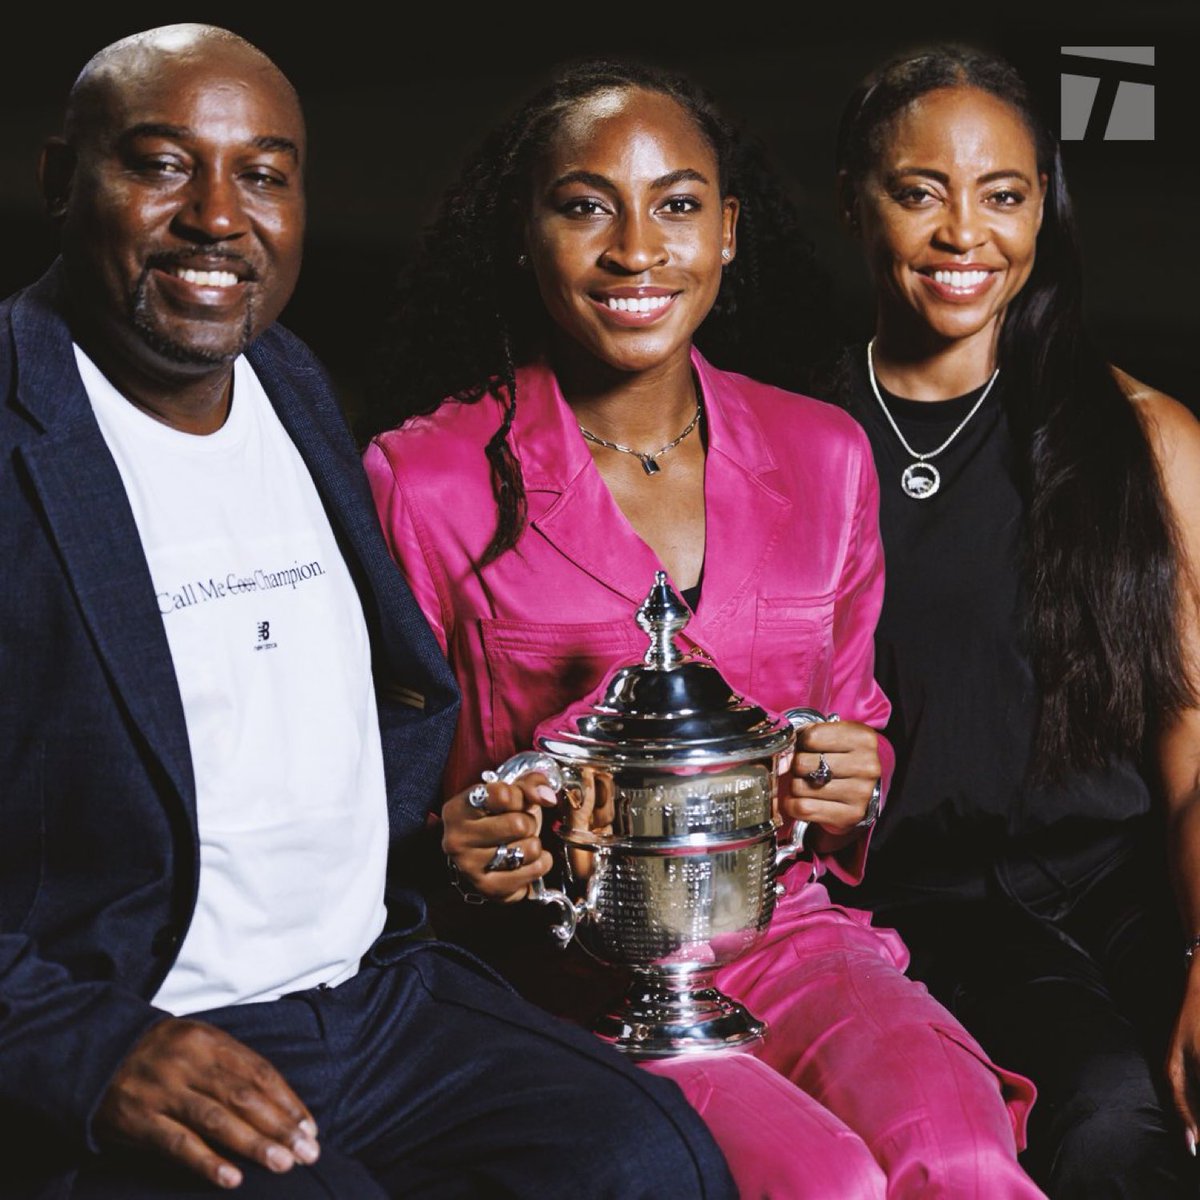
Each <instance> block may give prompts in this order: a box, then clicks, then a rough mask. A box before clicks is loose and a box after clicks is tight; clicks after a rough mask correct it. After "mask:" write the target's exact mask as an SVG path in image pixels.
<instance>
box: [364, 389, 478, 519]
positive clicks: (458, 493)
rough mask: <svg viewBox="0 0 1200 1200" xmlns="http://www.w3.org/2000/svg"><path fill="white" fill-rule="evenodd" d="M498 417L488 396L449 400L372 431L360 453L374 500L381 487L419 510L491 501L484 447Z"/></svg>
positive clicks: (460, 507) (451, 508)
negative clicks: (417, 414)
mask: <svg viewBox="0 0 1200 1200" xmlns="http://www.w3.org/2000/svg"><path fill="white" fill-rule="evenodd" d="M500 421H501V412H500V406H499V404H498V403H497V402H496V401H495V400H494V399H493V398H492V397H491V396H484V397H483V399H481V400H479V401H476V402H474V403H464V402H463V401H460V400H454V399H447V400H445V401H443V402H442V404H441V405H440V406H439V407H438V408H437V409H435V410H434V411H433V412H432V413H428V414H425V415H422V416H416V417H409V419H408V420H407V421H405V422H404V424H403V425H400V426H398V427H397V428H395V429H389V430H386V431H385V432H383V433H379V434H376V435H375V436H374V437H373V438H372V439H371V442H370V445H368V447H367V451H366V455H365V458H364V462H365V465H366V468H367V475H368V476H369V477H370V479H371V484H372V487H374V488H375V489H376V493H377V495H376V502H377V503H378V502H379V493H380V491H381V490H384V491H392V492H398V493H401V494H403V495H404V496H405V497H406V500H407V503H408V504H409V505H410V506H412V507H415V508H417V509H429V510H431V511H441V512H443V513H449V512H454V511H456V510H464V511H465V510H466V509H470V508H472V507H476V506H480V505H484V504H488V505H490V504H491V503H492V502H493V501H492V499H491V497H492V490H491V488H492V484H491V479H492V475H491V464H490V463H489V461H488V458H487V455H486V453H485V447H486V446H487V443H488V441H489V439H490V438H491V437H492V435H493V434H494V433H495V432H496V430H497V429H498V428H499V427H500Z"/></svg>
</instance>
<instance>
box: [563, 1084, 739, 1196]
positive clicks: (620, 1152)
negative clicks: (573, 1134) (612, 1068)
mask: <svg viewBox="0 0 1200 1200" xmlns="http://www.w3.org/2000/svg"><path fill="white" fill-rule="evenodd" d="M622 1091H623V1094H622V1095H621V1096H619V1097H617V1096H613V1095H609V1096H608V1097H607V1098H606V1101H605V1105H604V1107H603V1110H602V1111H601V1112H599V1113H598V1114H597V1121H598V1124H599V1125H600V1127H602V1128H604V1129H605V1131H606V1133H605V1136H604V1137H603V1138H601V1139H599V1141H598V1150H599V1159H600V1160H601V1161H599V1162H597V1163H596V1164H595V1165H594V1166H593V1168H592V1171H588V1170H584V1171H581V1172H579V1177H580V1178H589V1177H590V1178H591V1179H592V1180H593V1181H598V1180H599V1179H604V1180H605V1184H604V1186H602V1187H600V1188H599V1189H598V1190H597V1192H596V1194H597V1195H604V1196H612V1197H614V1198H615V1197H620V1198H621V1200H634V1198H637V1200H641V1198H644V1200H661V1198H662V1197H663V1196H688V1197H696V1200H736V1197H737V1195H738V1192H737V1188H736V1187H735V1185H734V1183H733V1179H732V1178H731V1176H730V1173H729V1168H728V1166H727V1165H726V1162H725V1157H724V1155H723V1154H722V1152H721V1150H720V1149H719V1148H718V1146H717V1143H716V1141H715V1139H714V1138H713V1136H712V1134H711V1133H710V1132H709V1130H708V1128H707V1126H706V1125H705V1123H704V1121H703V1120H702V1119H701V1118H700V1116H699V1114H698V1113H697V1112H696V1111H695V1110H694V1109H693V1108H692V1107H691V1105H690V1104H688V1103H687V1101H686V1100H685V1099H684V1096H683V1094H682V1092H681V1091H680V1090H679V1088H678V1087H677V1086H676V1085H675V1084H674V1083H673V1082H672V1081H670V1080H668V1079H661V1078H656V1077H654V1076H652V1075H650V1074H649V1073H648V1072H643V1071H638V1072H637V1073H636V1080H635V1081H633V1086H632V1087H628V1088H625V1089H622ZM576 1153H577V1150H573V1151H572V1157H573V1159H574V1157H575V1154H576ZM575 1166H576V1167H577V1166H578V1163H575ZM589 1194H591V1193H589Z"/></svg>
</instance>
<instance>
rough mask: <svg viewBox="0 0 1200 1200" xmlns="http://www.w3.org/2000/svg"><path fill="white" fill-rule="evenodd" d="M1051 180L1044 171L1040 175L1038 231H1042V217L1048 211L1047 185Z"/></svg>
mask: <svg viewBox="0 0 1200 1200" xmlns="http://www.w3.org/2000/svg"><path fill="white" fill-rule="evenodd" d="M1049 182H1050V176H1049V175H1047V174H1046V173H1045V172H1044V171H1043V172H1042V173H1041V174H1040V175H1039V176H1038V209H1037V232H1038V233H1041V231H1042V217H1043V216H1044V215H1045V212H1046V187H1047V185H1048V184H1049Z"/></svg>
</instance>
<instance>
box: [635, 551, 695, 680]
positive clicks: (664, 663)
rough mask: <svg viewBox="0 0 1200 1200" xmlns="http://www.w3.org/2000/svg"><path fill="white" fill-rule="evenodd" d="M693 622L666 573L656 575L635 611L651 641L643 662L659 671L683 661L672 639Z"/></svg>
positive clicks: (690, 612) (689, 610) (638, 620)
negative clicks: (652, 584) (644, 597)
mask: <svg viewBox="0 0 1200 1200" xmlns="http://www.w3.org/2000/svg"><path fill="white" fill-rule="evenodd" d="M691 619H692V610H691V609H690V608H688V606H687V605H686V604H684V602H683V601H682V600H681V599H680V598H679V595H678V594H677V593H676V591H675V589H674V588H673V587H672V586H671V585H670V583H669V582H668V581H667V573H666V571H656V572H655V574H654V586H653V587H652V588H651V589H650V592H649V594H648V595H647V596H646V599H645V600H643V601H642V604H641V607H640V608H639V609H638V610H637V623H638V624H639V625H640V626H641V627H642V629H643V630H644V631H645V633H646V634H647V635H648V636H649V638H650V646H649V648H648V649H647V650H646V654H645V657H644V658H643V659H642V662H644V663H645V664H646V666H648V667H654V668H655V669H657V670H660V671H667V670H670V669H671V668H672V667H674V666H677V665H678V664H679V663H680V662H682V661H683V655H682V654H681V653H680V650H679V647H678V646H676V645H675V635H676V634H677V633H678V632H679V631H680V630H681V629H683V627H684V626H685V625H686V624H687V623H688V622H689V621H690V620H691Z"/></svg>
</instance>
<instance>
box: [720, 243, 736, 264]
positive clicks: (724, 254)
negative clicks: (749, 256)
mask: <svg viewBox="0 0 1200 1200" xmlns="http://www.w3.org/2000/svg"><path fill="white" fill-rule="evenodd" d="M732 257H733V253H732V252H731V251H730V249H729V247H728V246H726V247H725V249H724V250H722V251H721V261H722V262H728V261H729V260H730V259H731V258H732Z"/></svg>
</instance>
